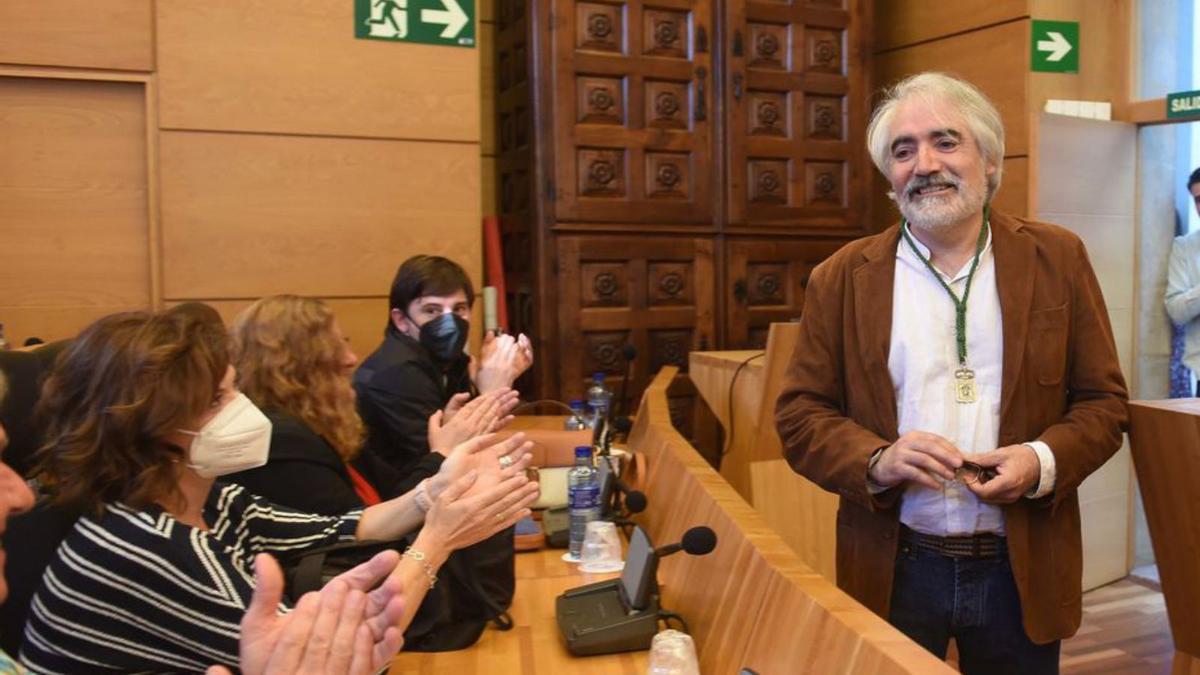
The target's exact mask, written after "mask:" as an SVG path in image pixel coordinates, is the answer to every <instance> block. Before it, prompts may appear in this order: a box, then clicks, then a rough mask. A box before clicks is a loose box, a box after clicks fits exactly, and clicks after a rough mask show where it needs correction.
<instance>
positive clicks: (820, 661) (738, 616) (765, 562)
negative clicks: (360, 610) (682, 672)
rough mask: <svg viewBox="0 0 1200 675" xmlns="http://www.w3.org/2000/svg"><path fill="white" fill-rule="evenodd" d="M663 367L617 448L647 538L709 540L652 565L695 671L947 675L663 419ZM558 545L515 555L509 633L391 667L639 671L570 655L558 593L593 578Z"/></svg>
mask: <svg viewBox="0 0 1200 675" xmlns="http://www.w3.org/2000/svg"><path fill="white" fill-rule="evenodd" d="M677 372H678V369H676V368H674V367H666V368H663V370H662V371H661V372H660V373H659V375H658V376H657V377H656V378H655V379H654V381H653V382H652V383H651V384H650V386H649V387H648V388H647V389H646V392H645V394H644V396H643V398H642V403H641V406H640V407H639V409H638V416H637V422H636V423H635V424H634V427H633V430H632V432H631V433H630V437H629V447H630V448H631V449H632V450H634V451H636V452H639V453H642V454H643V455H644V456H645V459H646V467H647V470H646V471H645V472H644V473H641V474H639V475H638V477H637V480H636V482H635V487H636V488H638V489H641V490H643V491H644V492H645V493H646V495H647V497H648V498H649V501H650V507H649V509H647V511H646V512H645V513H643V514H640V515H639V516H637V518H636V520H637V521H638V523H639V524H640V525H641V526H642V527H643V528H644V529H645V530H646V531H647V533H648V534H649V536H650V538H651V540H652V541H653V542H654V543H655V544H657V545H664V544H670V543H673V542H677V541H679V539H680V537H681V536H682V535H683V532H684V531H686V530H687V529H688V528H690V527H693V526H695V525H701V524H703V525H708V526H709V527H711V528H712V529H713V530H714V531H715V532H716V533H717V537H718V541H717V547H716V549H715V550H714V551H713V552H712V553H711V554H709V555H706V556H701V557H693V556H688V555H685V554H682V553H680V554H676V555H673V556H670V557H667V558H665V559H663V560H662V561H661V563H660V566H659V574H658V579H659V582H660V584H661V593H662V605H663V607H665V608H667V609H669V610H671V611H674V612H678V613H679V614H681V615H682V616H683V617H684V618H685V619H686V620H687V622H688V624H689V627H690V632H691V635H692V638H693V639H694V640H695V642H696V646H697V652H698V655H699V657H700V670H701V672H702V673H706V674H708V673H712V674H719V675H725V674H726V673H736V672H738V670H739V669H740V668H743V667H748V668H752V669H754V670H755V671H757V672H759V673H763V675H775V674H776V673H789V674H791V673H821V674H824V673H856V674H858V675H892V674H899V673H911V674H920V675H941V674H943V673H945V674H950V673H953V672H954V671H953V670H951V669H950V668H949V666H947V665H946V664H945V663H943V662H942V661H939V660H938V659H936V658H934V657H933V655H931V654H929V653H928V652H926V651H925V650H923V649H922V648H921V647H919V646H918V645H917V644H916V643H914V642H912V641H911V640H909V639H908V638H906V637H905V636H904V635H902V634H901V633H900V632H899V631H897V630H896V629H895V628H893V627H892V626H890V625H888V623H887V622H886V621H884V620H883V619H881V618H880V617H878V616H876V615H875V614H873V613H871V612H870V611H869V610H867V609H866V608H865V607H863V606H862V605H860V604H858V603H857V602H855V601H854V600H853V599H852V598H851V597H850V596H848V595H846V594H845V593H844V592H842V591H841V590H839V589H837V588H836V587H835V586H834V585H833V584H832V583H830V582H829V581H828V580H826V579H825V578H824V577H822V576H821V575H820V574H817V573H815V572H814V571H813V570H812V568H810V567H808V566H807V565H805V564H804V563H803V562H802V561H801V560H800V559H799V558H797V557H796V554H795V553H794V552H793V551H792V550H791V549H790V548H788V546H787V545H786V544H784V543H783V541H782V540H781V539H780V538H779V536H778V535H776V534H775V532H774V531H773V530H772V528H771V527H770V526H769V525H767V523H766V522H765V521H764V520H763V519H762V518H761V517H760V516H759V515H758V513H756V512H755V511H754V509H753V508H751V507H750V505H749V504H747V503H746V501H745V500H744V499H742V498H741V497H740V496H739V495H738V494H737V492H736V491H734V490H733V488H731V487H730V486H729V484H728V483H727V482H726V481H725V480H724V479H722V478H721V476H720V475H718V474H717V473H716V472H715V471H713V470H712V468H711V467H709V465H708V463H707V462H706V461H705V460H704V458H703V457H701V456H700V453H699V452H697V451H696V449H695V448H693V447H692V446H691V445H690V444H688V442H687V441H686V440H685V439H684V438H683V437H682V436H681V435H680V434H679V432H678V431H676V430H675V428H674V426H673V425H672V424H671V418H670V409H669V406H668V403H667V388H668V386H669V385H670V384H671V382H672V381H673V380H674V379H675V376H676V374H677ZM561 553H562V552H561V551H554V550H548V551H542V552H538V553H535V554H520V555H518V557H517V578H518V581H517V592H516V598H515V601H514V604H513V607H512V615H513V619H514V621H515V622H516V628H514V629H513V630H511V631H508V632H498V631H493V630H488V631H487V632H486V633H484V636H483V638H482V639H481V640H480V642H479V643H478V644H476V645H474V646H473V647H471V648H470V649H466V650H463V651H460V652H448V653H440V654H401V655H399V656H398V657H397V658H396V659H395V661H394V662H393V666H392V669H391V672H392V673H445V674H446V675H474V674H476V673H488V674H491V673H533V674H539V673H543V674H544V673H554V674H558V673H597V674H600V673H628V674H629V675H642V674H643V673H645V672H646V668H647V666H648V653H646V652H640V653H630V654H619V655H608V656H593V657H582V658H575V657H571V656H569V655H568V654H567V651H566V648H565V646H564V645H563V643H562V638H561V637H560V636H559V634H558V626H557V624H556V621H555V617H554V601H555V598H556V597H557V596H558V594H559V593H561V592H562V591H564V590H566V589H568V588H572V587H574V586H577V585H581V584H584V583H590V582H591V581H595V580H599V579H601V578H604V577H602V576H588V575H580V574H578V573H577V572H576V571H575V569H574V568H573V566H570V565H567V564H566V563H563V562H562V561H561V560H560V556H561Z"/></svg>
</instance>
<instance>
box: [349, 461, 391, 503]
mask: <svg viewBox="0 0 1200 675" xmlns="http://www.w3.org/2000/svg"><path fill="white" fill-rule="evenodd" d="M346 470H347V471H349V472H350V482H351V483H354V491H355V492H357V493H358V496H359V498H360V499H362V502H363V506H375V505H376V504H378V503H379V502H381V501H383V500H382V499H380V498H379V493H378V492H376V491H375V488H373V487H371V484H370V483H368V482H367V479H366V478H363V476H362V474H361V473H359V472H357V471H355V470H354V467H352V466H350V465H349V464H347V465H346Z"/></svg>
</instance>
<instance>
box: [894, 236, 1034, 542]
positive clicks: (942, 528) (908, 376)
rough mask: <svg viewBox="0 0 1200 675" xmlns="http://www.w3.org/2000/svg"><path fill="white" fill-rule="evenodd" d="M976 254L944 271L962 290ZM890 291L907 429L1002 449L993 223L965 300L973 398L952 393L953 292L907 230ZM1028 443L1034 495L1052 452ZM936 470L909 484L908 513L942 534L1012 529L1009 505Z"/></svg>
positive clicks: (916, 525) (906, 517) (913, 524)
mask: <svg viewBox="0 0 1200 675" xmlns="http://www.w3.org/2000/svg"><path fill="white" fill-rule="evenodd" d="M909 237H910V238H911V240H912V242H913V243H914V244H915V245H916V246H917V248H918V249H919V250H920V251H921V254H922V255H923V256H925V258H926V259H929V249H928V248H926V247H925V245H924V244H922V243H921V242H920V241H919V240H918V239H917V238H916V237H915V236H912V234H911V232H910V233H909ZM971 262H972V261H971V260H968V261H967V262H966V264H965V265H963V268H962V269H961V270H959V271H958V272H957V273H956V274H955V275H954V276H946V275H942V279H943V280H945V281H946V283H947V284H949V285H950V287H951V288H952V289H954V292H955V294H956V295H958V297H959V298H962V296H963V292H964V291H965V290H966V285H967V275H968V273H969V272H970V271H971ZM938 274H941V272H940V271H939V272H938ZM892 292H893V301H892V335H891V344H890V347H889V350H888V371H889V373H890V374H891V377H892V385H893V386H894V387H895V390H896V404H897V407H898V410H897V412H898V413H899V415H898V419H899V432H900V434H901V435H903V434H905V433H907V432H909V431H927V432H930V433H935V434H938V435H940V436H943V437H945V438H946V439H948V440H949V441H950V442H951V443H953V444H954V445H955V446H957V447H958V448H959V449H960V450H962V452H963V454H964V455H966V456H968V457H970V455H972V454H978V453H983V452H988V451H990V450H994V449H995V448H996V445H997V442H998V439H999V432H1000V382H1001V377H1002V374H1003V363H1004V338H1003V330H1002V325H1003V322H1002V317H1001V312H1000V296H999V293H998V292H997V290H996V265H995V257H994V256H993V255H992V238H991V233H990V232H989V233H988V238H987V242H986V243H985V246H984V249H983V252H982V253H981V254H980V258H979V267H978V268H977V269H976V270H975V276H974V279H973V280H972V282H971V293H970V296H969V298H968V300H967V321H966V326H967V362H966V367H968V368H970V369H971V370H973V371H975V391H976V400H975V401H974V402H972V403H959V402H957V400H956V399H955V395H954V382H955V377H954V371H956V370H958V368H959V363H958V344H957V341H956V338H955V334H954V322H955V309H954V302H953V301H952V300H951V299H950V295H949V294H948V293H946V289H945V288H943V287H942V285H941V284H940V283H938V280H937V279H936V278H935V277H934V276H933V273H932V272H930V270H929V268H927V267H926V266H925V263H923V262H922V261H921V259H920V258H918V257H917V256H916V254H915V253H914V252H913V250H912V248H911V247H910V246H909V245H908V243H907V242H906V241H905V240H904V237H901V238H900V243H899V247H898V248H897V250H896V273H895V280H894V282H893V291H892ZM1027 445H1029V446H1030V447H1032V448H1033V449H1034V451H1035V452H1036V453H1037V455H1038V459H1039V461H1040V462H1041V480H1040V482H1039V484H1038V485H1037V486H1036V487H1035V488H1034V490H1033V491H1031V493H1030V494H1028V495H1026V496H1027V497H1040V496H1042V495H1044V494H1048V493H1049V492H1051V491H1052V490H1053V489H1054V454H1053V453H1052V452H1051V451H1050V448H1049V447H1048V446H1047V445H1046V444H1045V443H1042V442H1040V441H1031V442H1029V443H1027ZM935 479H936V480H937V481H938V482H939V483H941V484H942V486H941V489H938V490H933V489H930V488H927V487H925V486H922V485H919V484H916V483H911V482H910V483H909V484H907V485H906V486H905V488H904V494H903V496H902V497H901V502H900V522H902V523H904V524H905V525H907V526H909V527H910V528H912V529H914V530H916V531H918V532H923V533H925V534H933V535H938V536H958V535H969V534H974V533H978V532H994V533H996V534H1004V513H1003V511H1002V510H1001V508H1000V507H999V506H997V505H994V504H985V503H983V502H981V501H979V499H978V498H977V497H976V496H975V494H974V493H972V492H971V491H970V490H969V489H967V486H966V485H964V484H962V483H961V482H959V481H945V480H943V479H941V478H940V477H935Z"/></svg>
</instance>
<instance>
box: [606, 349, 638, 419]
mask: <svg viewBox="0 0 1200 675" xmlns="http://www.w3.org/2000/svg"><path fill="white" fill-rule="evenodd" d="M621 354H622V355H623V356H624V357H625V375H624V376H623V377H622V378H621V398H620V399H619V400H618V401H617V405H619V406H621V410H620V414H621V415H625V414H627V413H628V412H629V402H628V400H626V398H625V392H626V391H628V389H629V367H630V365H632V364H633V360H634V359H635V358H637V347H634V346H633V345H625V349H624V350H623V351H622V352H621ZM612 412H613V411H611V410H610V411H609V413H610V414H611V413H612Z"/></svg>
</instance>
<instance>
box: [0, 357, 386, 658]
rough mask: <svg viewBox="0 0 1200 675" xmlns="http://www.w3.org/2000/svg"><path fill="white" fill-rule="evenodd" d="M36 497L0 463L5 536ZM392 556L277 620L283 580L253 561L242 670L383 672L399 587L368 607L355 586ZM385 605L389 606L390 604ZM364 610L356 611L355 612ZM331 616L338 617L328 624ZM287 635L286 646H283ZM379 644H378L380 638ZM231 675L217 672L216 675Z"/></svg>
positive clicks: (271, 564) (0, 440)
mask: <svg viewBox="0 0 1200 675" xmlns="http://www.w3.org/2000/svg"><path fill="white" fill-rule="evenodd" d="M6 390H7V385H6V378H5V376H4V373H3V372H0V404H3V403H4V400H5V394H6V393H7V391H6ZM7 445H8V437H7V435H6V434H5V430H4V427H3V426H2V425H0V458H2V456H3V452H4V450H5V448H6V446H7ZM33 500H34V497H33V493H32V492H31V491H30V489H29V486H28V485H27V484H26V483H25V481H23V480H21V477H20V476H19V475H17V474H16V473H15V472H14V471H13V470H12V468H10V467H9V466H8V464H6V463H5V462H4V461H3V460H2V459H0V534H2V533H3V532H4V530H5V525H6V523H7V522H8V519H9V518H10V517H13V516H18V515H20V514H22V513H24V512H26V511H28V510H30V508H32V506H33ZM395 555H396V554H395V553H386V554H385V553H381V554H380V555H379V556H377V558H375V559H372V560H371V561H370V562H368V563H367V564H365V565H364V566H362V567H360V568H357V569H355V570H352V571H351V572H348V573H347V574H348V575H349V576H347V577H345V578H342V579H334V580H333V581H331V582H330V583H329V584H327V585H326V586H325V588H323V589H322V591H321V592H320V593H310V594H308V595H307V596H305V597H304V598H301V600H300V602H299V603H297V605H296V609H295V611H294V612H290V613H288V614H279V611H278V607H279V601H280V598H281V597H282V595H283V574H282V571H281V570H280V569H279V565H278V564H277V563H276V562H275V561H274V559H272V558H271V556H269V555H267V554H265V553H264V554H259V556H258V557H257V558H256V559H255V561H254V565H255V581H256V583H257V586H256V587H255V589H254V596H253V598H252V599H251V601H250V606H249V608H248V609H247V611H246V614H245V616H244V617H243V618H242V623H241V637H240V639H239V651H240V659H241V660H240V662H239V664H238V665H239V667H240V669H241V672H242V673H244V674H245V675H285V674H291V673H296V672H309V673H317V672H319V673H326V674H327V675H333V674H335V673H338V674H340V673H370V672H375V671H376V670H378V669H379V668H380V667H382V666H383V665H384V664H385V663H386V662H387V660H388V659H389V658H391V655H392V654H393V653H395V651H396V650H397V649H398V648H399V647H400V643H401V638H400V631H399V629H397V628H396V627H394V626H392V625H391V624H393V623H394V622H396V621H398V620H399V619H400V614H401V603H400V599H399V596H398V595H397V593H396V586H397V585H398V584H397V583H396V582H390V583H388V584H385V586H384V588H383V591H382V592H381V593H378V594H376V595H375V596H374V598H373V599H374V600H375V602H374V603H373V606H372V605H369V604H368V602H367V596H366V595H365V594H364V593H363V592H362V591H360V590H352V589H351V585H352V583H355V579H356V578H357V577H361V576H364V575H365V576H368V577H373V578H374V579H375V580H378V579H379V578H381V577H383V576H385V575H386V574H387V573H388V571H390V570H391V569H392V568H393V567H395ZM4 562H5V561H4V558H3V556H0V603H3V602H4V601H5V599H6V598H7V597H8V586H7V584H6V582H5V578H4ZM385 598H386V599H385ZM355 607H360V610H359V611H354V610H355ZM331 616H333V617H336V618H335V619H332V620H331V618H330V617H331ZM318 621H320V622H321V625H323V626H325V625H328V626H331V627H333V631H332V633H331V635H330V637H340V638H341V639H321V637H320V636H318V635H315V634H314V633H313V626H315V625H316V624H317V623H318ZM371 621H374V622H382V623H383V625H384V626H385V628H384V629H383V630H381V631H374V630H372V627H371V625H369V623H368V622H371ZM285 635H287V638H288V639H281V638H283V637H284V636H285ZM377 636H378V637H377ZM24 672H25V670H24V669H23V668H22V667H21V666H20V665H19V664H18V663H16V662H15V661H14V660H13V659H12V657H11V656H9V655H8V654H5V653H4V652H2V651H0V673H15V674H17V675H21V674H23V673H24ZM228 672H229V671H228V670H226V669H224V668H220V667H216V668H213V669H211V670H210V673H212V674H213V675H222V674H223V673H228Z"/></svg>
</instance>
